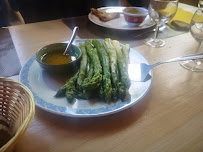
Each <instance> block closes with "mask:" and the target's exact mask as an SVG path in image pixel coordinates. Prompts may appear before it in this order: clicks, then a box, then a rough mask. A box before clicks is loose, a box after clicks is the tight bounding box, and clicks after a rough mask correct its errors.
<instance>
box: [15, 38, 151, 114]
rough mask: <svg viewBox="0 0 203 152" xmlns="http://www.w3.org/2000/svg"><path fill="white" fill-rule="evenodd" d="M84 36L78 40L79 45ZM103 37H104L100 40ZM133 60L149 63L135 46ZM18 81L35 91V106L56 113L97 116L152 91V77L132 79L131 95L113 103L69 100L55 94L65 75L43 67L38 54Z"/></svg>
mask: <svg viewBox="0 0 203 152" xmlns="http://www.w3.org/2000/svg"><path fill="white" fill-rule="evenodd" d="M84 41H85V40H84V39H81V40H75V41H74V43H75V44H76V45H78V44H79V43H80V42H84ZM99 41H101V42H102V41H103V40H99ZM129 56H130V63H147V64H148V62H147V60H146V59H145V58H144V57H143V56H142V55H141V54H139V53H138V52H137V51H135V50H134V49H132V48H131V49H130V54H129ZM19 79H20V80H19V81H20V82H21V83H23V84H24V85H26V86H27V87H28V88H29V89H30V90H31V91H32V93H33V95H34V98H35V104H36V106H38V107H40V108H42V109H43V110H45V111H49V112H51V113H54V114H58V115H63V116H71V117H98V116H103V115H109V114H112V113H116V112H119V111H121V110H124V109H127V108H129V107H131V106H133V105H134V104H135V103H137V102H138V101H139V100H141V99H142V98H143V97H144V96H145V95H146V94H147V92H148V91H149V89H150V86H151V83H152V79H149V80H148V81H146V82H132V83H131V86H130V88H129V93H130V96H131V97H130V99H129V100H128V101H125V102H122V101H120V100H118V101H115V102H110V103H105V102H103V101H99V100H98V101H97V100H82V99H76V100H75V102H74V103H72V104H71V103H68V102H67V100H66V99H65V97H64V98H55V97H54V95H55V94H56V91H57V89H58V88H59V87H60V86H61V85H62V84H64V83H65V81H62V80H63V77H60V76H54V75H50V74H48V73H46V72H45V71H43V70H42V69H41V68H40V66H39V64H38V63H37V61H36V60H35V55H34V56H32V57H31V58H30V59H29V60H28V61H27V63H26V64H25V65H24V67H23V68H22V69H21V71H20V76H19Z"/></svg>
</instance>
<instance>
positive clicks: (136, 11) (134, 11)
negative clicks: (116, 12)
mask: <svg viewBox="0 0 203 152" xmlns="http://www.w3.org/2000/svg"><path fill="white" fill-rule="evenodd" d="M125 11H126V12H127V13H130V14H142V12H140V11H139V10H137V9H136V8H125Z"/></svg>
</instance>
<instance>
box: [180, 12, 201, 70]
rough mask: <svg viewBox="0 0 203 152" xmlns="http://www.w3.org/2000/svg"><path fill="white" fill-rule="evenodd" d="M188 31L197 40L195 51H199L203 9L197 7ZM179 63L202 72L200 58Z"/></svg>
mask: <svg viewBox="0 0 203 152" xmlns="http://www.w3.org/2000/svg"><path fill="white" fill-rule="evenodd" d="M190 33H191V35H192V36H193V38H194V39H195V40H197V41H198V42H199V45H198V47H197V49H196V52H195V53H200V50H201V47H202V46H203V9H198V10H197V11H196V12H195V14H194V15H193V17H192V20H191V22H190ZM180 65H182V66H183V67H184V68H186V69H188V70H191V71H195V72H203V60H201V59H199V60H188V61H181V62H180Z"/></svg>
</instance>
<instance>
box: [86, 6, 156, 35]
mask: <svg viewBox="0 0 203 152" xmlns="http://www.w3.org/2000/svg"><path fill="white" fill-rule="evenodd" d="M110 8H121V9H122V8H126V7H123V6H110V7H100V8H97V9H110ZM92 15H93V14H92V13H91V12H90V13H89V14H88V19H89V20H90V21H91V22H92V23H94V24H96V25H98V26H101V27H105V28H108V29H114V30H124V31H125V30H127V31H132V30H136V31H137V30H144V29H148V28H151V27H153V26H155V23H154V24H152V25H151V26H147V27H144V28H143V27H139V28H138V27H136V28H135V27H134V28H113V27H109V26H105V25H103V24H101V23H98V22H95V21H94V20H93V19H92V18H91V16H92ZM147 16H148V15H147Z"/></svg>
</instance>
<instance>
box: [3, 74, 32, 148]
mask: <svg viewBox="0 0 203 152" xmlns="http://www.w3.org/2000/svg"><path fill="white" fill-rule="evenodd" d="M34 114H35V102H34V97H33V94H32V92H31V91H30V90H29V89H28V88H27V87H26V86H25V85H23V84H21V83H19V82H17V81H14V80H11V79H8V78H3V77H0V152H4V151H5V152H7V151H12V150H13V148H14V145H15V144H16V142H17V141H18V140H19V138H20V137H22V136H23V135H24V133H25V131H26V129H27V127H28V126H29V124H30V122H31V121H32V119H33V116H34Z"/></svg>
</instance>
